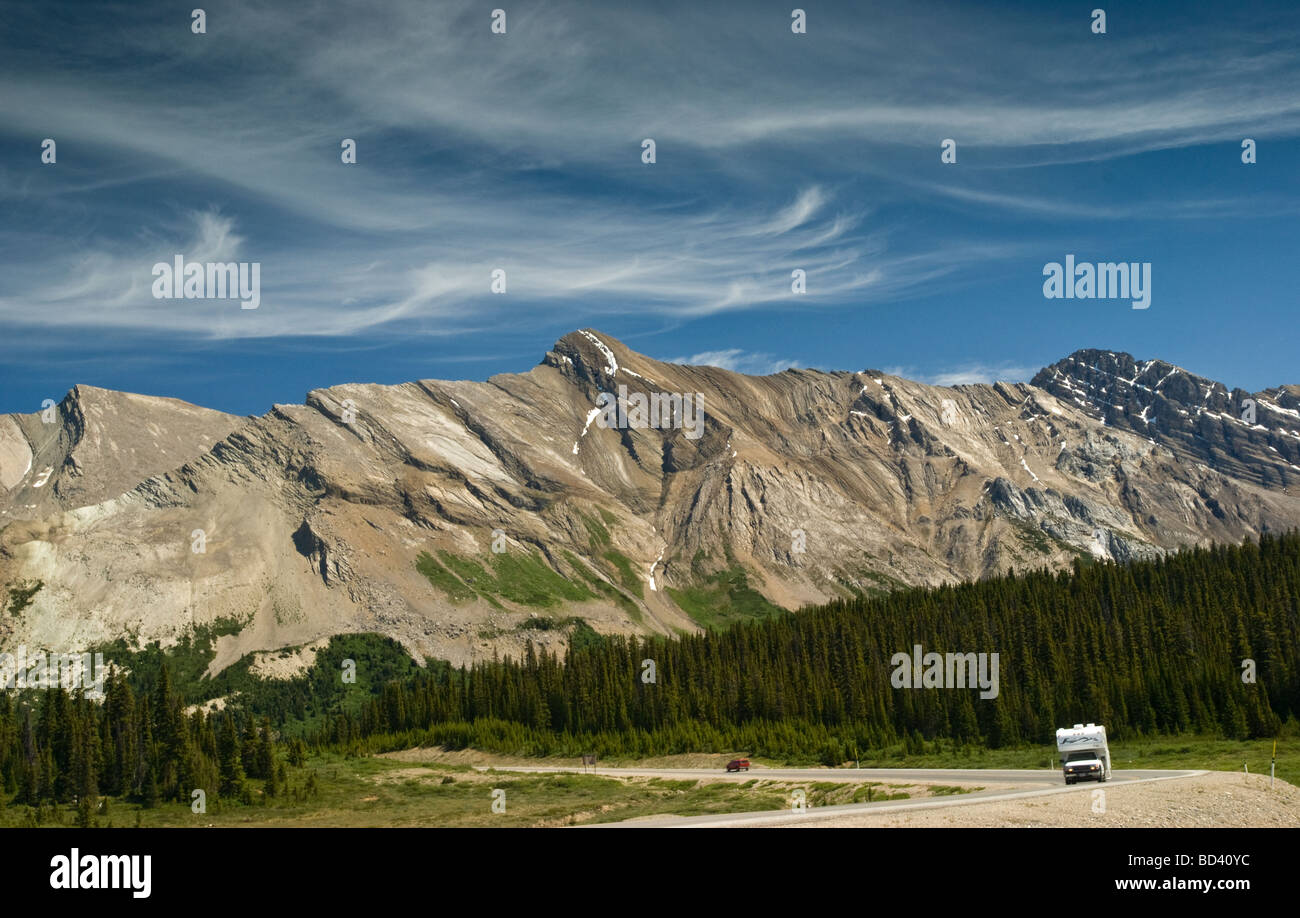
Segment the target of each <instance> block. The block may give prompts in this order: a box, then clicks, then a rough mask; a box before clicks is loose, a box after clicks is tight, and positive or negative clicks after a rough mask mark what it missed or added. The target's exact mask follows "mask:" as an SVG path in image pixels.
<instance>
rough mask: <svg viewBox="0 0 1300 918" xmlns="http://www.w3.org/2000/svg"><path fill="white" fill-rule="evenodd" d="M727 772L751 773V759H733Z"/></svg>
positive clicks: (728, 765)
mask: <svg viewBox="0 0 1300 918" xmlns="http://www.w3.org/2000/svg"><path fill="white" fill-rule="evenodd" d="M727 771H749V759H732V760H731V761H730V762H728V763H727Z"/></svg>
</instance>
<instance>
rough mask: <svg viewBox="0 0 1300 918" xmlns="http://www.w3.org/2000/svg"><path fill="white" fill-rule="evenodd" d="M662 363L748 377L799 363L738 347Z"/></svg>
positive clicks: (765, 374)
mask: <svg viewBox="0 0 1300 918" xmlns="http://www.w3.org/2000/svg"><path fill="white" fill-rule="evenodd" d="M664 363H684V364H688V365H690V366H705V367H719V368H721V369H723V370H732V371H734V372H736V373H747V374H749V375H750V376H770V375H771V374H773V373H780V372H781V371H782V370H788V369H791V368H795V367H798V366H799V365H800V364H799V361H797V360H791V359H789V358H786V357H773V356H772V355H771V354H762V353H754V352H751V351H746V350H743V349H741V348H738V347H730V348H724V349H722V350H718V351H701V352H700V353H698V354H692V355H691V356H690V357H673V358H671V359H666V360H664Z"/></svg>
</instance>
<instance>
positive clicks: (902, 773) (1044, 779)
mask: <svg viewBox="0 0 1300 918" xmlns="http://www.w3.org/2000/svg"><path fill="white" fill-rule="evenodd" d="M479 770H481V771H482V770H486V769H485V768H480V769H479ZM495 770H496V771H516V772H531V773H547V772H560V773H563V772H573V773H582V771H583V769H582V768H557V767H549V766H533V765H523V766H504V767H503V766H497V767H496V768H495ZM587 773H589V774H598V775H609V776H611V777H649V778H673V779H677V780H682V779H696V780H698V779H700V778H708V779H710V780H714V781H749V780H752V779H755V778H759V779H764V780H769V781H808V782H814V781H843V782H849V783H866V782H868V781H879V782H883V783H886V784H946V785H959V786H963V787H981V788H983V789H982V790H979V791H974V792H972V793H969V794H958V795H953V796H944V797H918V798H915V799H912V800H884V801H879V802H876V803H851V804H844V805H841V806H822V807H810V808H809V809H807V810H805V811H804V812H802V813H796V812H794V811H792V810H789V809H782V810H768V811H763V812H750V813H729V814H716V813H714V814H708V815H705V816H665V817H662V818H653V819H638V820H633V821H631V822H625V823H618V822H615V823H603V824H601V825H598V826H592V827H591V828H602V827H606V828H608V827H618V826H625V827H630V826H673V827H677V826H682V827H687V826H694V827H700V828H703V827H713V826H743V825H745V824H747V823H750V824H757V823H764V824H772V823H780V822H786V821H795V820H802V821H815V820H817V819H825V818H829V817H833V816H840V815H843V814H845V813H855V812H865V811H888V810H909V809H930V808H934V807H950V806H962V805H965V804H968V803H977V802H983V801H992V800H1011V799H1015V798H1019V797H1035V796H1041V795H1045V794H1089V793H1090V792H1091V791H1092V790H1093V789H1094V788H1097V787H1109V786H1113V785H1116V784H1133V783H1139V782H1144V781H1169V780H1175V779H1178V778H1188V777H1193V776H1195V775H1201V774H1205V772H1203V771H1147V770H1129V771H1120V770H1116V771H1114V772H1112V773H1111V779H1110V780H1109V781H1108V782H1106V783H1105V784H1100V785H1099V784H1096V783H1094V782H1091V781H1086V782H1081V783H1079V784H1074V785H1068V786H1067V785H1066V783H1065V780H1064V778H1062V777H1061V772H1060V771H1059V770H1058V769H998V768H754V769H752V770H751V771H747V772H739V773H736V772H732V773H731V774H727V773H725V772H722V771H720V770H719V769H715V768H605V767H600V768H589V769H587Z"/></svg>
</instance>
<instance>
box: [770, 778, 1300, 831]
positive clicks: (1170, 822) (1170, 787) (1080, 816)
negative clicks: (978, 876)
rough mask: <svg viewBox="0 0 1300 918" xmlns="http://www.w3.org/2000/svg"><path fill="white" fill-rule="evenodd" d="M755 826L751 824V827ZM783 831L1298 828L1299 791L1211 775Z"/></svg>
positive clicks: (866, 816) (849, 817)
mask: <svg viewBox="0 0 1300 918" xmlns="http://www.w3.org/2000/svg"><path fill="white" fill-rule="evenodd" d="M1099 789H1100V790H1104V791H1105V798H1104V804H1105V806H1104V812H1094V800H1100V798H1094V795H1093V791H1094V790H1099ZM751 825H752V823H751ZM772 825H779V826H784V827H805V828H816V827H828V826H837V827H890V826H907V827H916V828H926V827H929V828H940V827H954V826H963V827H972V828H985V827H988V828H1015V827H1060V828H1072V827H1085V826H1095V827H1101V828H1104V827H1137V828H1196V827H1210V826H1214V827H1242V828H1260V827H1268V826H1284V827H1300V788H1296V787H1294V786H1292V785H1290V784H1287V783H1285V782H1283V781H1278V782H1277V783H1276V784H1275V785H1274V786H1273V789H1272V790H1270V789H1269V785H1268V777H1267V776H1264V775H1246V774H1237V773H1234V772H1222V771H1216V772H1210V773H1208V774H1204V775H1200V776H1198V777H1193V778H1178V779H1175V780H1169V781H1151V782H1147V783H1141V784H1108V785H1106V786H1105V787H1104V788H1098V787H1089V786H1084V787H1080V788H1072V789H1070V790H1069V791H1066V792H1063V793H1060V794H1051V795H1045V796H1038V797H1029V798H1026V799H1023V800H998V801H991V802H989V803H966V804H961V805H955V806H951V807H942V808H935V809H926V810H914V811H911V812H908V811H892V812H883V813H870V812H863V813H854V814H846V815H844V816H837V817H832V818H827V819H810V820H808V821H807V822H801V821H783V822H780V823H772Z"/></svg>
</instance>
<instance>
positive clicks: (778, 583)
mask: <svg viewBox="0 0 1300 918" xmlns="http://www.w3.org/2000/svg"><path fill="white" fill-rule="evenodd" d="M620 387H626V388H625V389H624V390H621V391H624V392H625V393H626V397H627V401H628V402H635V401H636V396H637V395H638V394H640V395H644V396H646V397H647V398H648V397H649V396H651V395H658V394H661V393H668V394H674V395H676V396H681V397H686V396H689V397H690V399H693V400H694V401H693V404H694V406H695V408H696V410H698V411H699V412H700V413H701V415H702V417H703V423H702V425H701V426H700V427H698V428H696V429H691V427H690V425H679V426H673V425H672V424H668V423H663V424H660V425H659V426H633V425H627V426H623V427H618V426H616V425H614V424H608V423H605V421H606V416H605V415H604V414H602V413H601V410H600V406H601V405H603V404H607V403H608V401H609V399H610V396H604V397H602V394H603V393H617V392H619V391H620ZM677 417H678V419H680V414H679V415H678V416H677ZM1298 483H1300V386H1295V385H1283V386H1279V387H1277V388H1273V389H1268V390H1265V391H1262V392H1255V393H1250V392H1246V391H1244V390H1240V389H1233V390H1229V389H1228V388H1226V387H1225V386H1224V385H1223V384H1222V383H1219V382H1215V381H1213V380H1210V379H1205V378H1202V377H1200V376H1196V375H1194V374H1192V373H1190V372H1188V371H1186V370H1184V369H1182V368H1180V367H1176V366H1173V365H1171V364H1168V363H1164V362H1162V361H1159V360H1143V361H1139V360H1135V359H1134V358H1132V357H1130V356H1129V355H1127V354H1123V353H1114V352H1110V351H1101V350H1080V351H1077V352H1075V353H1074V354H1072V355H1070V356H1068V357H1066V358H1065V359H1063V360H1061V361H1059V362H1057V363H1054V364H1052V365H1051V366H1048V367H1046V368H1044V369H1043V370H1041V371H1040V372H1039V373H1038V374H1037V375H1036V376H1035V377H1034V378H1033V380H1032V381H1031V382H1030V383H1018V384H1010V383H1001V382H998V383H992V384H977V385H960V386H955V387H937V386H931V385H926V384H923V383H919V382H913V381H910V380H907V379H903V378H900V377H897V376H893V375H889V374H886V373H883V372H880V371H877V370H862V371H859V372H848V371H845V372H822V371H817V370H809V369H790V370H786V371H784V372H781V373H777V374H774V375H770V376H747V375H743V374H740V373H735V372H731V371H728V370H724V369H719V368H716V367H703V366H686V365H681V364H673V363H665V362H661V361H657V360H654V359H651V358H649V357H646V356H644V355H642V354H638V353H636V352H634V351H632V350H630V349H629V348H627V347H625V346H624V345H623V344H622V343H620V342H619V341H617V340H615V339H614V338H612V337H610V336H608V335H606V334H603V333H601V332H598V331H595V330H592V329H586V330H581V331H576V332H573V333H571V334H568V335H565V336H564V337H563V338H561V339H560V340H559V341H557V342H556V343H555V344H554V346H553V347H552V349H551V350H550V351H548V352H547V353H546V355H545V357H544V358H543V359H542V361H541V362H540V363H539V364H538V365H537V366H536V367H534V368H533V369H532V370H530V371H529V372H527V373H522V374H503V375H499V376H493V377H491V378H490V379H488V380H487V381H485V382H470V381H457V382H449V381H437V380H420V381H417V382H409V383H403V384H400V385H393V386H387V385H375V384H363V383H356V384H347V385H340V386H333V387H330V388H325V389H317V390H314V391H312V392H310V393H308V394H307V397H306V400H305V403H304V404H300V405H298V404H294V405H275V406H274V407H273V408H272V409H271V410H270V411H268V412H267V413H266V414H263V415H261V416H258V417H238V416H235V415H230V414H225V413H222V412H219V411H213V410H210V409H206V408H201V407H197V406H194V405H191V404H187V403H185V402H181V401H177V400H174V399H167V398H157V397H151V396H142V395H134V394H129V393H124V392H116V391H110V390H105V389H99V388H94V387H90V386H81V385H79V386H76V387H74V388H73V389H72V390H71V391H70V392H69V393H68V394H67V396H66V397H65V398H64V399H63V401H62V402H61V403H59V404H58V405H57V406H54V405H51V406H49V407H47V408H46V409H45V410H43V411H40V412H36V413H33V414H10V415H0V590H2V592H0V602H3V609H2V610H0V647H7V646H8V645H11V644H12V645H17V644H19V643H25V644H27V645H29V646H31V647H36V648H46V649H50V650H58V651H69V650H78V651H81V650H85V649H87V648H89V647H91V646H98V645H101V644H104V643H107V642H111V641H114V640H117V639H126V640H127V641H129V642H131V643H133V644H136V645H142V644H144V643H147V642H151V641H159V642H161V644H162V645H163V646H168V645H171V644H174V643H175V642H177V641H178V640H180V639H181V638H183V637H185V636H186V635H188V634H193V633H195V629H198V628H206V629H209V631H210V633H212V634H215V635H218V637H217V639H216V643H215V647H216V658H215V659H214V660H213V662H212V664H211V667H210V671H211V672H215V671H219V670H220V669H222V668H224V667H225V666H227V665H229V664H230V663H232V662H234V661H235V660H237V659H239V658H241V657H243V656H244V655H246V654H250V653H255V654H257V657H256V660H257V665H258V666H259V667H261V669H260V671H263V672H267V673H274V672H276V671H277V670H276V668H277V666H280V667H281V668H284V667H288V668H289V669H292V668H293V667H294V666H295V665H301V664H302V662H303V661H304V660H309V659H310V654H311V652H312V649H313V648H314V647H317V646H319V645H320V643H321V642H323V641H325V640H328V638H329V637H331V636H332V635H335V634H340V633H351V632H374V633H381V634H385V635H389V636H391V637H393V638H394V639H396V640H398V641H400V642H401V643H402V644H403V646H405V647H406V648H407V649H408V650H409V651H410V652H411V653H412V654H413V655H414V656H416V657H417V658H422V657H425V656H431V657H439V658H444V659H449V660H452V661H453V662H465V661H468V660H472V659H476V658H482V657H490V656H491V655H492V654H494V653H498V654H515V655H518V654H519V653H520V652H522V649H523V647H524V644H525V642H526V641H530V640H531V641H533V642H534V643H540V644H545V645H550V646H555V647H562V646H563V645H564V642H565V641H566V640H567V638H568V637H569V636H570V635H572V634H573V633H574V631H575V629H577V628H583V627H585V628H589V629H591V630H594V631H595V632H597V633H603V634H610V633H662V634H674V633H689V632H692V631H696V630H698V629H699V628H701V627H707V626H715V625H725V624H726V623H728V622H729V621H734V620H739V619H743V618H747V617H753V616H761V615H770V614H777V613H778V612H779V610H781V609H795V608H798V607H799V606H801V605H803V604H807V603H815V602H822V601H826V600H828V599H832V598H835V597H842V596H851V595H854V594H863V593H865V594H871V593H874V592H878V591H887V590H893V589H897V588H900V587H903V586H910V585H938V584H943V583H952V582H957V581H962V580H969V579H974V578H980V577H984V576H987V575H990V574H996V573H1003V572H1007V571H1021V570H1027V569H1031V568H1037V567H1042V566H1048V567H1053V568H1062V567H1068V566H1069V565H1071V564H1073V563H1075V561H1076V560H1078V561H1080V562H1081V563H1088V562H1089V561H1092V560H1111V559H1113V560H1120V561H1123V560H1126V559H1131V558H1149V557H1155V556H1159V555H1162V554H1164V553H1166V552H1170V551H1175V550H1177V549H1179V548H1180V547H1183V546H1188V545H1194V544H1204V543H1208V542H1236V541H1239V540H1241V539H1243V538H1245V537H1249V536H1256V535H1258V534H1259V533H1261V532H1267V531H1280V530H1285V529H1290V528H1293V527H1296V526H1300V491H1298V492H1297V494H1295V495H1292V494H1291V493H1290V488H1291V487H1295V486H1296V485H1297V484H1298ZM286 661H287V662H286Z"/></svg>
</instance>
